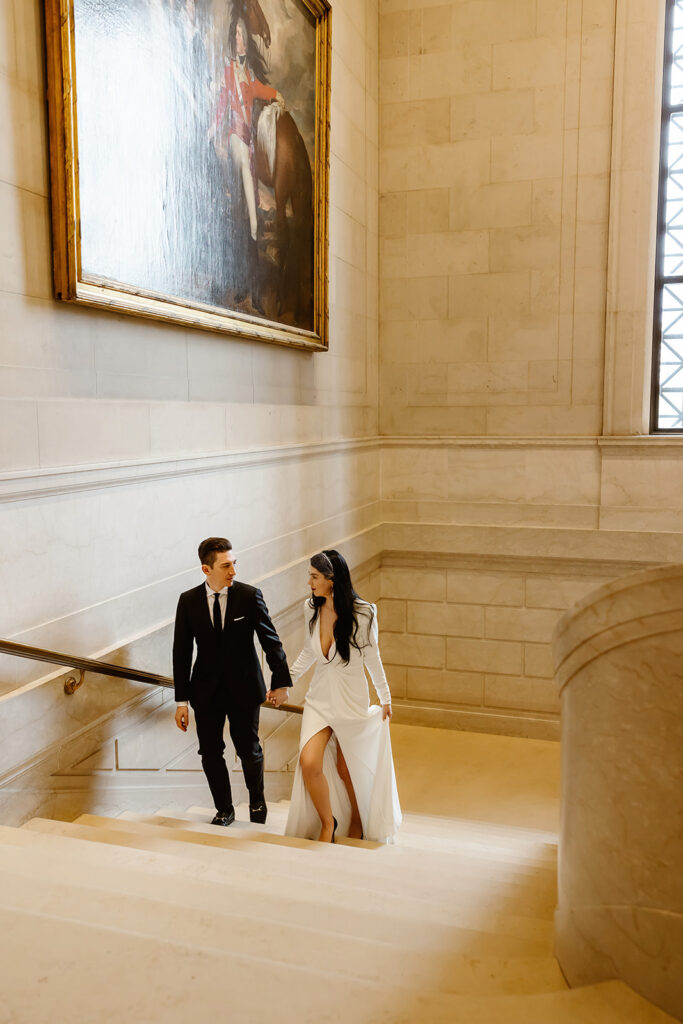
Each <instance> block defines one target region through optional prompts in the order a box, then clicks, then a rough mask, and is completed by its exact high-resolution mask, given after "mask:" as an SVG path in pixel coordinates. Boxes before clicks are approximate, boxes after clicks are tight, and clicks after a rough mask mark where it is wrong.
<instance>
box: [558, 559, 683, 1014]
mask: <svg viewBox="0 0 683 1024" xmlns="http://www.w3.org/2000/svg"><path fill="white" fill-rule="evenodd" d="M553 654H554V658H555V678H556V680H557V682H558V684H559V688H560V694H561V729H562V747H563V752H562V758H563V761H562V764H563V769H562V770H563V784H562V825H561V839H560V861H559V882H558V887H559V893H558V909H557V913H556V919H555V921H556V954H557V957H558V960H559V962H560V965H561V967H562V970H563V971H564V973H565V976H566V977H567V980H568V981H569V983H570V984H571V985H584V984H589V983H591V982H596V981H602V980H605V979H608V978H620V979H623V981H625V982H626V983H627V984H628V985H630V986H631V987H632V988H634V989H635V990H636V991H638V992H640V993H641V994H642V995H643V996H645V997H646V998H647V999H649V1000H651V1001H652V1002H653V1003H656V1004H657V1005H659V1006H661V1007H662V1008H663V1009H665V1010H667V1011H668V1012H669V1013H671V1014H674V1015H675V1016H677V1017H679V1018H680V1017H681V1016H682V1015H683V957H682V954H683V821H682V813H681V804H682V799H681V794H682V787H681V754H682V752H683V565H673V566H672V565H668V566H662V567H660V568H657V569H648V570H645V571H643V572H636V573H633V574H632V575H629V576H625V577H622V578H620V579H618V580H615V581H613V582H612V583H608V584H606V585H605V586H602V587H600V588H599V589H597V590H594V591H593V592H592V593H591V594H589V595H588V596H587V597H585V598H584V599H583V600H582V601H580V602H579V603H578V604H577V605H575V606H574V607H573V608H570V609H569V611H567V612H566V613H565V614H564V615H563V616H562V618H561V619H560V621H559V623H558V625H557V628H556V630H555V636H554V638H553Z"/></svg>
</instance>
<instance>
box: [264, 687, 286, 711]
mask: <svg viewBox="0 0 683 1024" xmlns="http://www.w3.org/2000/svg"><path fill="white" fill-rule="evenodd" d="M288 696H289V687H288V686H279V687H278V688H277V690H268V693H267V694H266V700H267V701H268V703H269V704H272V705H273V707H274V708H279V707H280V705H281V704H286V703H287V697H288Z"/></svg>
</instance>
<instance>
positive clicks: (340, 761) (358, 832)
mask: <svg viewBox="0 0 683 1024" xmlns="http://www.w3.org/2000/svg"><path fill="white" fill-rule="evenodd" d="M337 771H338V772H339V778H340V779H341V780H342V782H343V783H344V785H345V786H346V792H347V793H348V794H349V800H350V801H351V824H350V825H349V839H362V838H363V823H362V821H361V820H360V811H359V810H358V801H357V800H356V792H355V790H354V788H353V782H352V781H351V775H350V773H349V767H348V765H347V763H346V761H345V759H344V755H343V754H342V748H341V747H340V746H339V745H338V744H337Z"/></svg>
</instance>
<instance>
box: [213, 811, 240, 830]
mask: <svg viewBox="0 0 683 1024" xmlns="http://www.w3.org/2000/svg"><path fill="white" fill-rule="evenodd" d="M234 820H235V809H234V807H231V808H230V810H229V811H216V817H215V818H214V819H213V821H212V822H211V824H212V825H223V826H224V827H226V828H227V826H228V825H232V823H233V821H234Z"/></svg>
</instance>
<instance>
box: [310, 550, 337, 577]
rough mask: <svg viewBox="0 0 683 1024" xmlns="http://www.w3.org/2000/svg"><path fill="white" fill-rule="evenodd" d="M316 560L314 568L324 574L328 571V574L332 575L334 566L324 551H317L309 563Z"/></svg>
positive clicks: (313, 563) (312, 563) (313, 562)
mask: <svg viewBox="0 0 683 1024" xmlns="http://www.w3.org/2000/svg"><path fill="white" fill-rule="evenodd" d="M316 562H317V563H318V564H317V565H316V568H319V569H321V570H322V571H323V572H324V573H325V575H327V574H328V573H329V575H330V576H334V568H333V566H332V562H331V561H330V559H329V558H328V556H327V555H326V554H325V552H324V551H319V552H318V554H317V555H313V557H312V558H311V565H315V563H316Z"/></svg>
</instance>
